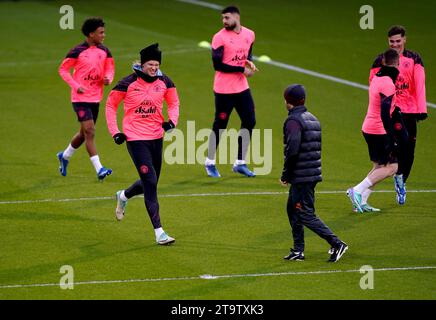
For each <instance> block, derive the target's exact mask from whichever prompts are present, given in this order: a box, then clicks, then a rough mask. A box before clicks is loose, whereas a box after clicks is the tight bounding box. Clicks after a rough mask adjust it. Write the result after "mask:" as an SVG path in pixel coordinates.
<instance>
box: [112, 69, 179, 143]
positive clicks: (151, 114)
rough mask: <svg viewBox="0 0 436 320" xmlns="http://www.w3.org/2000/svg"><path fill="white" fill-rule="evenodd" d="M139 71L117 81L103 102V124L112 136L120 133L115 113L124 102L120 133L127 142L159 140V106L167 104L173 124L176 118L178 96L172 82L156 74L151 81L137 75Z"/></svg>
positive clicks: (161, 109)
mask: <svg viewBox="0 0 436 320" xmlns="http://www.w3.org/2000/svg"><path fill="white" fill-rule="evenodd" d="M139 74H140V71H139V72H138V71H137V70H135V73H133V74H131V75H129V76H127V77H125V78H124V79H122V80H120V81H119V82H118V84H117V85H116V86H115V87H114V88H113V89H112V91H111V92H110V94H109V97H108V99H107V101H106V121H107V126H108V129H109V132H110V134H111V135H112V136H114V135H115V134H116V133H118V132H120V130H119V129H118V123H117V110H118V107H119V105H120V103H121V101H122V100H124V118H123V132H124V134H125V135H126V137H127V141H134V140H155V139H159V138H162V137H163V135H164V130H163V128H162V123H163V122H164V116H163V103H164V101H165V102H166V103H167V105H168V118H169V120H171V121H172V122H173V123H174V125H177V122H178V119H179V104H180V102H179V97H178V95H177V90H176V87H175V85H174V83H173V82H172V81H171V79H170V78H169V77H167V76H166V75H164V74H162V73H160V75H159V76H157V77H156V79H155V80H154V81H153V82H147V81H145V80H144V79H143V78H142V77H141V76H139Z"/></svg>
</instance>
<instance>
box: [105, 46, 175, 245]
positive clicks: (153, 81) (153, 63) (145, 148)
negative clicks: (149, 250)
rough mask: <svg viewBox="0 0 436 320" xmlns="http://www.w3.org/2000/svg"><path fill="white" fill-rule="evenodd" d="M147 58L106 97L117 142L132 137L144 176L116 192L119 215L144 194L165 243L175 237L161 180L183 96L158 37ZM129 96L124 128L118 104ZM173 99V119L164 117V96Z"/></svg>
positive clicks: (143, 53)
mask: <svg viewBox="0 0 436 320" xmlns="http://www.w3.org/2000/svg"><path fill="white" fill-rule="evenodd" d="M140 56H141V62H140V63H138V64H135V65H134V66H133V71H134V72H133V73H132V74H131V75H129V76H127V77H125V78H124V79H122V80H120V81H119V82H118V84H117V85H116V86H115V88H113V89H112V91H111V92H110V94H109V97H108V99H107V102H106V121H107V126H108V129H109V132H110V134H111V135H112V137H113V138H114V141H115V143H117V144H122V143H123V142H124V141H126V140H127V150H128V151H129V154H130V157H131V158H132V160H133V163H134V165H135V167H136V169H137V171H138V174H139V180H137V181H135V182H134V183H133V184H132V185H131V186H130V187H129V188H127V189H125V190H120V191H118V192H117V193H116V199H117V207H116V209H115V216H116V218H117V220H121V219H123V217H124V213H125V208H126V205H127V200H128V199H130V198H132V197H134V196H135V195H139V194H144V203H145V207H146V209H147V212H148V215H149V217H150V220H151V223H152V225H153V228H154V232H155V236H156V242H157V244H159V245H167V244H171V243H173V242H174V241H175V239H174V238H172V237H170V236H169V235H168V234H167V233H166V232H165V231H164V230H163V228H162V224H161V221H160V213H159V202H158V198H157V184H158V181H159V176H160V171H161V167H162V145H163V135H164V132H166V131H169V130H171V129H173V128H175V126H176V125H177V122H178V119H179V104H180V103H179V98H178V95H177V90H176V86H175V85H174V83H173V82H172V81H171V79H170V78H169V77H167V76H166V75H165V74H163V73H162V72H161V71H160V69H159V68H160V65H161V60H162V52H161V51H160V50H159V45H158V44H157V43H155V44H152V45H150V46H148V47H146V48H144V49H142V50H141V52H140ZM123 100H124V118H123V132H121V131H120V130H119V129H118V124H117V110H118V106H119V105H120V103H121V101H123ZM164 101H165V102H166V103H167V105H168V117H169V119H168V121H165V120H164V116H163V102H164Z"/></svg>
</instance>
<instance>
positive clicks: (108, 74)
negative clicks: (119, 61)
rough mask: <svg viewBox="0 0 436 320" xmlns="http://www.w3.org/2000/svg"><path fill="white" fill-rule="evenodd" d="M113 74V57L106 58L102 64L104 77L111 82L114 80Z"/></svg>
mask: <svg viewBox="0 0 436 320" xmlns="http://www.w3.org/2000/svg"><path fill="white" fill-rule="evenodd" d="M114 75H115V62H114V59H113V58H106V62H105V64H104V77H105V78H108V79H109V82H110V83H111V82H112V81H113V80H114Z"/></svg>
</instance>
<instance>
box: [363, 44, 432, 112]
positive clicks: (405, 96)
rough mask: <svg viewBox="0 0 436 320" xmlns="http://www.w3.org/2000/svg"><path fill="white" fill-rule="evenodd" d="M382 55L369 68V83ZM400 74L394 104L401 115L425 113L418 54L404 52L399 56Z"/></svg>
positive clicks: (396, 84)
mask: <svg viewBox="0 0 436 320" xmlns="http://www.w3.org/2000/svg"><path fill="white" fill-rule="evenodd" d="M382 60H383V54H381V55H379V56H378V57H377V58H376V59H375V61H374V63H373V65H372V68H371V71H370V75H369V82H370V83H371V80H372V79H373V78H374V75H375V74H376V73H377V72H378V71H379V70H380V67H381V64H382ZM398 70H399V71H400V74H399V75H398V77H397V80H396V81H395V89H396V94H395V99H396V101H395V103H396V105H397V106H399V107H400V109H401V112H403V113H427V103H426V97H425V71H424V64H423V62H422V59H421V57H420V56H419V54H418V53H416V52H413V51H410V50H404V52H403V54H401V55H400V65H399V66H398Z"/></svg>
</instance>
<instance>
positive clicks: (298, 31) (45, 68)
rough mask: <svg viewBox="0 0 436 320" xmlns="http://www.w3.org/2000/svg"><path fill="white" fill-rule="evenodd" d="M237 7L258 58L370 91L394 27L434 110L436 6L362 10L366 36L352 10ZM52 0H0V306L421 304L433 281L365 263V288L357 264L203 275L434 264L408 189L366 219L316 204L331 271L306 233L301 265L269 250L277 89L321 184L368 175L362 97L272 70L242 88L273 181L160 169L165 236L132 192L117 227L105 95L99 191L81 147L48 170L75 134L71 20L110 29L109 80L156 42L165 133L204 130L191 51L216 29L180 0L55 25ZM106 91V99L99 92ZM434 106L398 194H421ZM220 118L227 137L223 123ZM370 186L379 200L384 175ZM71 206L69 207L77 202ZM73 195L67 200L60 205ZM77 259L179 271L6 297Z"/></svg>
mask: <svg viewBox="0 0 436 320" xmlns="http://www.w3.org/2000/svg"><path fill="white" fill-rule="evenodd" d="M216 3H219V4H221V5H226V4H227V3H226V2H224V1H216ZM268 3H269V5H268V7H266V5H265V2H264V1H237V4H239V6H240V8H241V11H242V22H243V24H244V25H246V26H247V27H250V28H252V29H253V30H255V31H256V44H255V47H254V54H255V55H257V56H259V55H262V54H266V55H268V56H270V57H271V58H272V59H273V60H276V61H280V62H284V63H288V64H291V65H296V66H299V67H303V68H307V69H310V70H314V71H317V72H321V73H325V74H329V75H333V76H337V77H341V78H344V79H347V80H350V81H355V82H358V83H362V84H366V83H367V78H368V71H369V68H370V65H371V64H372V60H373V58H374V57H375V55H376V54H378V53H379V52H381V51H383V50H384V49H385V47H386V45H387V43H386V30H387V28H388V27H389V26H390V25H392V24H395V23H401V24H403V25H405V26H406V27H407V30H408V33H409V34H408V44H409V47H410V48H411V49H412V50H415V51H418V52H419V53H420V54H421V55H422V57H423V59H424V63H425V68H426V77H427V82H426V85H427V100H428V101H431V102H433V103H435V102H436V93H435V90H433V89H434V88H435V86H436V78H435V76H436V56H435V55H434V49H435V45H434V43H436V32H435V31H434V30H435V23H434V19H433V18H434V15H435V13H436V12H435V11H436V10H435V6H434V4H433V3H432V2H431V1H417V2H414V3H413V6H414V7H413V8H412V7H411V6H412V4H409V2H406V1H398V2H397V5H396V6H392V5H391V4H390V3H388V2H369V3H368V4H372V5H373V6H374V10H375V29H374V30H367V31H363V30H361V29H360V28H359V24H358V23H359V18H360V16H359V8H360V5H361V3H360V2H358V1H349V2H347V3H342V2H322V1H305V2H302V3H291V2H289V1H278V0H277V1H269V2H268ZM63 4H64V3H63V2H61V1H50V2H48V1H47V2H45V1H41V2H37V1H31V2H23V1H21V2H1V3H0V27H1V29H2V30H4V32H2V33H1V34H0V41H1V43H2V50H0V88H1V90H0V101H1V105H0V110H1V117H0V134H1V137H2V143H1V144H0V176H1V179H0V202H5V201H14V200H18V201H21V200H31V201H34V200H44V199H54V200H53V201H46V202H30V203H15V204H12V203H11V204H5V203H0V220H1V221H0V298H1V299H434V298H435V297H434V292H435V289H436V285H435V283H436V281H435V280H436V271H435V269H427V270H404V271H376V272H375V276H374V279H375V282H374V289H373V290H362V289H360V287H359V281H360V278H361V276H362V274H360V273H359V272H342V273H339V272H338V273H320V274H288V275H281V276H261V277H235V278H221V279H214V280H205V279H191V280H188V279H183V278H186V277H198V276H200V275H203V274H211V275H247V274H266V273H287V272H288V273H289V272H313V271H331V270H342V271H346V270H359V268H360V267H361V266H363V265H371V266H373V267H374V268H398V267H416V266H436V245H435V244H434V236H435V234H436V216H435V213H434V209H433V206H432V203H433V202H434V199H435V196H434V193H409V194H408V197H407V204H406V205H405V206H404V207H399V206H398V205H396V202H395V198H394V194H393V193H392V192H391V193H374V194H373V195H372V196H371V204H372V205H374V206H376V207H380V208H382V209H383V211H382V212H381V213H379V214H370V215H358V214H355V213H353V212H352V211H351V209H350V204H349V201H348V199H347V198H346V197H345V195H344V194H343V193H338V194H325V193H319V194H317V200H316V208H317V213H318V214H319V216H320V217H321V218H322V219H323V220H324V221H325V222H326V223H327V224H328V225H329V226H330V227H331V229H332V230H333V231H334V232H335V233H337V234H338V235H339V236H340V237H341V238H342V239H343V240H344V241H346V242H347V243H348V244H349V245H350V249H349V251H348V252H347V254H346V255H345V256H344V258H343V259H342V260H341V261H340V262H338V263H337V264H334V265H332V264H328V263H326V260H327V258H328V254H327V250H328V249H329V247H328V245H327V244H326V243H325V242H324V241H323V240H321V239H319V238H318V237H317V236H316V235H315V234H313V233H312V232H310V231H307V232H306V241H307V248H306V257H307V258H306V261H305V262H303V263H289V262H287V261H284V260H283V259H282V257H283V256H284V255H285V254H287V252H288V250H289V247H291V246H292V240H291V239H292V237H291V231H290V227H289V223H288V220H287V216H286V211H285V206H286V200H287V196H286V194H285V191H286V189H284V188H282V187H280V185H279V184H278V177H279V176H280V172H281V168H282V137H281V135H282V131H281V130H282V122H283V120H284V118H285V117H286V111H285V108H284V106H283V101H282V100H283V99H282V92H283V90H284V88H285V87H286V86H287V85H288V84H290V83H296V82H299V83H303V84H304V85H305V86H306V88H307V90H308V101H307V102H308V103H307V104H308V106H309V108H310V110H311V111H313V113H314V114H315V115H317V117H318V118H319V119H320V121H321V123H322V126H323V177H324V181H323V183H321V184H319V185H318V187H317V191H336V190H346V189H347V188H348V187H349V186H351V185H353V184H355V183H357V182H358V181H360V180H361V179H362V178H363V177H364V176H365V174H366V173H367V171H368V170H369V169H370V163H369V160H368V155H367V151H366V150H367V149H366V148H367V147H366V144H365V142H364V140H363V138H362V136H361V133H360V126H361V122H362V120H363V117H364V115H365V111H366V107H367V92H365V91H364V90H361V89H357V88H352V87H348V86H345V85H342V84H338V83H333V82H329V81H327V80H323V79H319V78H314V77H312V76H308V75H303V74H301V73H296V72H292V71H288V70H284V69H280V68H277V67H274V66H270V65H266V64H263V63H260V62H259V63H257V65H258V67H259V69H260V70H261V71H260V72H259V73H258V74H257V75H256V76H255V77H253V78H252V79H251V80H250V86H251V88H252V93H253V97H254V100H255V103H256V116H257V127H258V128H260V129H272V130H273V141H272V145H271V149H272V153H273V158H272V159H273V167H272V171H271V173H270V174H269V175H267V176H258V177H256V178H255V179H245V178H242V177H239V176H236V175H235V174H233V173H231V165H230V164H229V165H219V166H218V167H219V169H220V172H221V174H222V175H223V178H222V179H220V180H212V179H209V178H207V177H205V173H204V169H203V167H202V165H200V164H196V165H167V164H164V166H163V171H162V175H161V180H160V183H159V194H160V195H162V197H161V198H160V205H161V217H162V221H163V225H164V227H165V229H166V230H167V231H168V232H169V233H170V234H171V235H174V236H175V237H176V239H177V242H176V244H175V245H174V246H171V247H158V246H157V245H156V244H155V243H154V235H153V230H152V227H151V224H150V221H149V218H148V215H147V213H146V211H145V207H144V204H143V201H142V199H140V198H137V199H132V200H131V201H129V204H128V207H127V213H126V218H125V219H124V220H123V221H122V222H117V221H115V219H114V214H113V211H114V200H113V199H107V197H112V196H113V195H114V194H115V192H116V191H117V190H119V189H122V188H125V187H127V186H128V185H129V184H130V183H131V182H133V181H134V180H135V179H136V178H137V176H136V172H135V169H134V166H133V164H132V161H131V159H130V157H129V155H128V153H127V151H126V149H125V146H124V145H123V146H117V145H115V144H114V143H113V141H112V138H111V137H110V135H109V134H108V131H107V128H106V124H105V118H104V107H103V106H104V102H103V103H102V106H101V113H100V118H99V121H98V123H97V148H98V150H99V154H100V156H101V159H102V161H103V164H104V165H106V166H109V167H111V168H112V169H113V170H114V174H113V175H112V176H110V177H108V179H107V180H106V181H104V183H98V181H97V179H96V177H95V172H94V169H93V168H92V166H91V163H90V161H89V160H88V156H87V154H86V152H85V150H84V149H81V150H80V151H79V152H77V153H76V154H75V155H74V158H73V159H72V161H71V164H70V167H69V174H68V177H66V178H63V177H61V176H60V175H59V174H58V172H57V166H58V163H57V160H56V157H55V155H56V152H58V151H59V150H62V149H64V148H65V147H66V145H67V143H68V142H69V139H70V138H71V136H72V135H73V134H74V132H75V131H76V130H77V128H78V123H77V122H76V119H75V114H74V113H73V111H72V107H71V104H70V102H69V89H68V87H67V86H66V84H65V83H64V82H63V81H62V80H61V79H60V77H59V75H58V74H57V68H58V66H59V64H60V62H61V60H62V58H63V57H64V56H65V54H66V53H67V51H68V50H69V49H70V48H71V47H72V46H74V45H75V44H78V43H80V42H81V41H82V40H83V37H82V36H81V34H80V31H79V29H80V24H81V22H82V21H83V19H85V18H86V17H88V16H91V15H99V16H102V17H104V19H105V21H106V22H107V28H106V30H107V38H106V41H105V44H106V45H107V46H108V47H109V48H110V49H111V51H112V53H113V55H114V58H115V62H116V75H115V80H116V81H117V80H119V79H121V78H122V77H124V76H125V75H127V74H129V73H130V72H131V71H130V65H131V62H132V61H133V60H135V59H137V58H138V52H139V50H140V49H141V48H143V47H144V46H146V45H148V44H150V43H152V42H154V41H158V42H159V44H160V46H161V48H162V50H163V64H162V70H163V71H164V72H165V73H167V74H168V75H169V76H170V77H171V78H172V79H173V81H174V82H175V84H176V86H177V89H178V92H179V95H180V100H181V107H180V111H181V116H180V125H179V127H180V128H181V129H182V130H184V131H185V129H186V122H187V121H195V124H196V128H197V129H199V128H208V127H210V125H211V123H212V118H213V109H214V107H213V94H212V81H213V69H212V65H211V61H210V54H209V52H208V51H207V50H200V49H198V47H197V43H198V42H200V41H202V40H207V41H210V39H211V37H212V35H213V34H214V33H215V32H216V31H217V30H218V29H219V28H220V27H221V22H220V15H219V12H218V11H215V10H212V9H208V8H203V7H199V6H194V5H189V4H186V3H181V2H177V1H161V2H144V1H128V2H123V3H120V2H119V1H86V2H85V1H83V2H77V3H75V4H74V5H73V7H74V9H75V18H76V25H75V30H69V31H63V30H61V29H60V28H59V26H58V21H59V19H60V14H59V7H60V6H61V5H63ZM109 90H110V88H107V89H106V93H105V97H107V94H108V92H109ZM434 115H435V112H434V109H431V108H430V109H429V119H428V120H426V121H424V122H422V123H420V124H419V129H418V130H419V131H418V144H417V150H416V155H415V164H414V168H413V172H412V176H411V178H410V180H409V182H408V188H409V190H435V189H436V182H435V181H436V168H435V167H434V159H435V156H436V142H435V139H434V136H435V134H436V126H435V124H434V120H433V117H434ZM238 126H239V119H238V117H237V116H236V113H234V114H233V115H232V118H231V121H230V125H229V127H232V128H237V127H238ZM378 189H380V190H392V189H393V188H392V181H390V180H389V181H386V182H383V183H382V184H381V185H380V186H379V187H378ZM222 192H228V193H234V192H252V193H254V192H283V193H282V194H270V195H255V194H252V195H227V196H209V197H164V195H174V194H198V193H222ZM96 197H103V199H84V200H81V201H77V199H78V198H96ZM61 199H73V200H74V199H76V201H69V202H65V201H56V200H61ZM63 265H71V266H73V267H74V272H75V281H76V282H89V281H99V280H100V281H105V280H106V281H110V280H129V279H162V278H180V279H178V280H173V281H156V282H131V283H103V284H81V285H79V284H77V285H76V286H75V287H74V290H61V289H60V288H59V286H47V287H30V288H29V287H25V288H2V286H5V285H16V284H45V283H54V284H56V283H59V280H60V277H61V276H62V275H61V274H60V273H59V269H60V267H61V266H63Z"/></svg>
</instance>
